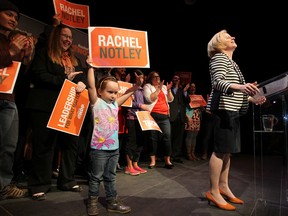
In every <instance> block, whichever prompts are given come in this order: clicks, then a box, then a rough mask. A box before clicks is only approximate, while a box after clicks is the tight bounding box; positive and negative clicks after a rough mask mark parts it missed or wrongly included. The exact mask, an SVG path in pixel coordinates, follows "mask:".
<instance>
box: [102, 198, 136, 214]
mask: <svg viewBox="0 0 288 216" xmlns="http://www.w3.org/2000/svg"><path fill="white" fill-rule="evenodd" d="M107 210H108V212H115V213H121V214H125V213H128V212H130V211H131V208H130V206H125V205H124V204H123V203H121V201H120V200H119V199H118V198H113V199H111V200H107Z"/></svg>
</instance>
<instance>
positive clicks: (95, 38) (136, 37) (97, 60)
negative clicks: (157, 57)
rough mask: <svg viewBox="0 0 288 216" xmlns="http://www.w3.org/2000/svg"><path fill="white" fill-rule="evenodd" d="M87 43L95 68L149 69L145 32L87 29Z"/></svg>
mask: <svg viewBox="0 0 288 216" xmlns="http://www.w3.org/2000/svg"><path fill="white" fill-rule="evenodd" d="M88 42H89V54H90V56H91V57H92V61H93V63H92V65H93V66H95V67H138V68H149V67H150V63H149V51H148V39H147V32H145V31H137V30H131V29H123V28H115V27H88Z"/></svg>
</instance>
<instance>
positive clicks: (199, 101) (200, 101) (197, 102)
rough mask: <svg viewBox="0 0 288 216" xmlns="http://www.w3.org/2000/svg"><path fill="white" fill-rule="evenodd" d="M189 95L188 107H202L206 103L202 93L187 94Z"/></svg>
mask: <svg viewBox="0 0 288 216" xmlns="http://www.w3.org/2000/svg"><path fill="white" fill-rule="evenodd" d="M189 96H190V99H191V100H190V104H189V105H190V107H191V108H197V107H202V106H203V107H204V106H206V105H207V103H206V101H205V100H204V98H203V97H202V95H189Z"/></svg>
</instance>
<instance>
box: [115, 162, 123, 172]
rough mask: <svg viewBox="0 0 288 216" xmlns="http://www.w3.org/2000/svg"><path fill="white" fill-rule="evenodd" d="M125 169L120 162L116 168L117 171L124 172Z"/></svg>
mask: <svg viewBox="0 0 288 216" xmlns="http://www.w3.org/2000/svg"><path fill="white" fill-rule="evenodd" d="M123 171H124V169H123V167H121V166H120V164H119V163H118V164H117V168H116V172H123Z"/></svg>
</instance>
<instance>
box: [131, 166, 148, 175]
mask: <svg viewBox="0 0 288 216" xmlns="http://www.w3.org/2000/svg"><path fill="white" fill-rule="evenodd" d="M134 170H136V171H139V172H140V173H141V174H144V173H147V170H145V169H142V168H141V167H139V166H137V167H134Z"/></svg>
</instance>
